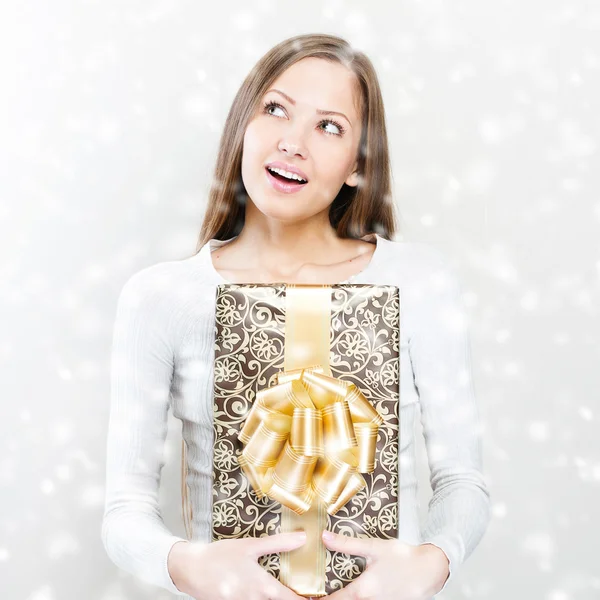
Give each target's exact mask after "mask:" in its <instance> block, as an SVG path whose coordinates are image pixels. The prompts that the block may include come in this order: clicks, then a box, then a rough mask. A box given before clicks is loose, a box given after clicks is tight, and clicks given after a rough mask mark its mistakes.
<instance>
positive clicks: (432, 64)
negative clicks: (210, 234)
mask: <svg viewBox="0 0 600 600" xmlns="http://www.w3.org/2000/svg"><path fill="white" fill-rule="evenodd" d="M0 10H1V14H0V29H1V31H0V34H1V35H0V44H1V48H0V50H1V51H0V66H1V72H2V80H1V81H2V83H1V85H2V93H1V94H0V103H1V104H0V126H1V129H0V137H1V139H2V142H1V146H0V152H1V155H0V173H1V175H2V177H1V182H2V183H1V190H0V192H1V202H0V223H1V226H2V232H1V235H0V243H1V244H2V248H1V253H0V256H1V259H0V280H1V286H0V311H1V314H2V315H3V317H4V319H3V326H2V336H1V338H0V364H1V365H2V371H1V381H2V387H1V393H2V403H1V406H2V413H1V415H0V417H1V418H0V434H1V437H0V447H1V452H0V502H1V506H0V585H1V587H2V594H1V595H2V598H3V600H4V599H6V600H71V599H73V600H74V599H76V598H86V599H87V600H123V599H128V600H141V599H153V600H158V599H161V598H163V599H166V598H168V597H171V596H170V594H168V593H167V592H165V591H162V590H159V589H158V588H152V587H150V586H147V585H145V584H144V583H141V582H138V581H136V580H134V578H132V577H131V576H129V575H128V574H126V573H123V572H121V571H120V570H118V569H117V568H116V567H115V566H114V565H113V564H112V563H111V562H110V561H109V559H108V558H107V556H106V554H105V553H104V550H103V547H102V544H101V540H100V524H101V517H102V511H103V501H104V487H103V486H104V451H105V436H106V429H107V420H108V409H109V381H108V376H109V371H108V367H109V352H110V343H111V335H112V325H113V319H114V315H115V308H116V299H117V296H118V293H119V291H120V289H121V287H122V285H123V283H124V282H125V280H126V279H127V278H128V277H129V276H130V275H131V274H132V273H133V272H135V271H137V270H139V269H141V268H142V267H145V266H147V265H150V264H153V263H156V262H159V261H162V260H169V259H177V258H183V257H185V256H188V255H190V254H191V253H193V252H194V249H195V243H196V235H197V232H198V230H199V227H200V223H201V219H202V213H203V210H204V208H205V202H206V198H207V193H208V189H209V186H210V177H211V172H212V168H213V165H214V158H215V152H216V148H217V143H218V139H219V135H220V132H221V129H222V126H223V122H224V119H225V116H226V114H227V111H228V109H229V106H230V103H231V101H232V99H233V96H234V94H235V91H236V90H237V88H238V86H239V84H240V83H241V81H242V79H243V78H244V76H245V75H246V73H247V72H248V71H249V69H250V68H251V67H252V65H253V64H254V63H255V62H256V60H257V59H258V58H259V57H260V56H261V55H262V54H263V53H264V52H265V51H267V50H268V49H269V48H270V47H272V46H273V45H274V44H276V43H277V42H279V41H281V40H282V39H284V38H287V37H289V36H292V35H295V34H298V33H306V32H329V33H335V34H338V35H341V36H343V37H346V38H347V39H348V40H349V41H350V42H351V43H353V44H354V45H355V46H357V47H358V48H361V49H363V50H364V51H366V52H367V53H368V54H369V56H370V57H371V59H372V60H373V62H374V64H375V66H376V69H377V71H378V74H379V76H380V79H381V85H382V88H383V93H384V100H385V105H386V111H387V118H388V124H389V134H390V141H391V151H392V159H393V170H394V196H395V199H396V202H397V203H398V206H399V208H400V213H401V215H402V232H401V233H402V236H401V237H400V238H399V239H407V240H418V241H426V242H429V243H432V244H434V245H436V246H437V247H439V248H441V249H443V250H444V251H445V252H447V253H448V256H449V257H450V259H451V261H452V262H453V263H454V264H455V265H456V267H457V269H458V272H459V276H460V278H461V284H462V288H463V292H464V300H465V303H466V305H467V309H468V313H469V318H470V321H471V331H472V334H471V338H472V349H473V371H474V379H475V386H476V392H477V395H478V400H479V403H480V406H481V412H482V416H483V418H484V420H485V443H484V462H485V471H486V478H487V481H488V482H489V485H490V490H491V493H492V513H493V518H492V521H491V524H490V526H489V529H488V531H487V533H486V534H485V537H484V539H483V540H482V542H481V543H480V545H479V546H478V548H477V549H476V551H475V553H474V554H473V555H472V556H471V558H470V559H469V560H468V561H467V562H466V563H465V564H464V565H463V566H462V568H461V569H460V571H459V572H458V573H457V575H456V577H455V580H454V582H453V583H452V584H451V585H450V586H449V588H448V589H447V592H446V593H444V594H443V596H444V598H445V599H451V600H458V599H463V598H467V599H468V598H477V599H490V600H504V599H505V598H507V597H510V598H517V599H526V600H531V599H537V598H540V599H544V600H571V599H586V600H587V599H592V598H600V572H599V569H598V538H599V537H600V526H599V524H598V523H599V518H598V517H599V514H598V506H599V505H600V494H599V487H600V442H599V435H598V419H599V417H600V406H599V402H598V391H597V390H598V383H599V380H598V371H597V370H594V367H597V365H598V358H599V351H598V339H599V327H598V300H599V295H600V286H599V275H600V238H599V235H598V234H599V230H600V227H599V226H600V201H599V199H598V191H599V190H600V185H599V181H598V173H599V164H598V141H599V137H598V106H599V100H600V93H599V88H600V3H598V2H595V1H589V2H585V1H583V0H582V1H574V0H564V1H561V0H550V1H548V0H546V1H542V0H535V1H533V0H529V1H524V0H521V1H509V0H497V1H495V2H482V1H481V0H452V1H433V0H421V1H416V0H412V1H403V2H391V1H389V2H374V1H370V2H368V3H365V2H359V1H354V2H341V1H325V2H317V1H310V2H302V3H299V2H294V3H291V2H280V3H275V2H266V1H258V2H252V3H251V5H249V4H247V3H244V2H228V3H218V4H217V5H216V6H215V5H209V4H206V5H203V4H201V3H199V2H166V1H162V2H161V1H156V0H143V1H142V0H137V1H135V2H132V1H120V2H116V1H115V0H111V1H103V2H100V1H90V0H88V1H83V0H78V1H72V2H67V1H66V0H55V1H54V2H53V3H49V2H19V3H17V2H11V3H6V2H4V3H3V4H2V8H1V9H0ZM170 419H171V421H170V425H171V427H170V432H169V438H168V444H167V453H168V464H167V466H166V467H165V470H164V472H163V473H164V476H163V487H162V496H161V502H162V503H163V506H164V516H165V520H166V522H167V524H168V525H169V526H170V527H171V528H172V530H173V531H174V532H175V533H177V534H179V535H182V534H183V526H182V523H181V520H180V497H179V492H180V487H179V457H180V454H179V452H180V445H179V440H180V435H181V434H180V424H179V422H178V421H176V420H175V419H173V418H172V417H170ZM419 440H420V442H421V445H420V446H419V451H420V461H419V469H420V479H421V482H422V485H423V487H422V491H421V500H422V501H421V513H422V514H423V515H424V514H425V510H426V508H427V501H428V499H429V496H430V494H431V491H430V488H429V484H428V472H427V463H426V457H425V455H424V445H423V444H422V440H421V438H419ZM440 597H441V596H440Z"/></svg>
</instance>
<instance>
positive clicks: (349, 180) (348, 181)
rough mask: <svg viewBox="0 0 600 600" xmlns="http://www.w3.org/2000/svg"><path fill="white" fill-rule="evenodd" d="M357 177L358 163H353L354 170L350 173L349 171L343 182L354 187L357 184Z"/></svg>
mask: <svg viewBox="0 0 600 600" xmlns="http://www.w3.org/2000/svg"><path fill="white" fill-rule="evenodd" d="M358 179H359V173H358V163H355V164H354V170H353V171H352V173H350V175H348V177H347V178H346V181H345V182H344V183H345V184H346V185H349V186H350V187H356V186H357V185H358Z"/></svg>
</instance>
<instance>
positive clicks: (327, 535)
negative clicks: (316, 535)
mask: <svg viewBox="0 0 600 600" xmlns="http://www.w3.org/2000/svg"><path fill="white" fill-rule="evenodd" d="M333 537H334V536H333V533H332V532H331V531H328V530H327V529H325V530H323V539H324V540H326V541H327V542H331V541H332V540H333Z"/></svg>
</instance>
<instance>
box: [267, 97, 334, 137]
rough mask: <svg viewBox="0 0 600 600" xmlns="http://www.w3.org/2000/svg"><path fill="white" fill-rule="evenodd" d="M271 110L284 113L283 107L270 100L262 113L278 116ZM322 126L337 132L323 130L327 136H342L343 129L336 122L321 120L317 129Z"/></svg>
mask: <svg viewBox="0 0 600 600" xmlns="http://www.w3.org/2000/svg"><path fill="white" fill-rule="evenodd" d="M271 109H274V110H275V109H277V110H280V111H282V112H283V113H285V111H284V109H283V106H281V104H279V102H274V101H273V100H271V101H270V102H267V103H266V104H265V106H264V112H265V113H267V114H269V115H273V116H278V115H276V114H275V113H273V112H272V111H271ZM323 125H325V126H328V125H329V126H331V127H335V128H336V129H337V131H328V130H327V129H323V131H324V132H325V133H326V134H327V135H337V136H340V137H341V136H342V135H344V132H345V129H344V128H343V127H342V126H341V125H340V124H339V123H338V122H337V121H332V120H330V119H326V120H323V121H321V122H320V123H319V127H322V126H323Z"/></svg>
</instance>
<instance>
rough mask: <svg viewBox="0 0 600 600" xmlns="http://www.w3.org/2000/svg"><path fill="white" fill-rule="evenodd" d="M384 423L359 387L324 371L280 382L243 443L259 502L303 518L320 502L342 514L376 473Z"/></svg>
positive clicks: (244, 463)
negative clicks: (279, 506)
mask: <svg viewBox="0 0 600 600" xmlns="http://www.w3.org/2000/svg"><path fill="white" fill-rule="evenodd" d="M382 423H383V417H382V416H381V415H380V414H379V413H378V412H377V411H376V410H375V408H373V406H372V405H371V404H370V403H369V401H368V400H367V399H366V398H365V396H364V395H363V394H362V392H361V391H360V390H359V389H358V388H357V387H356V386H355V385H354V384H353V383H350V382H347V381H343V380H341V379H338V378H336V377H329V376H327V375H325V374H324V369H323V367H322V366H321V365H315V366H313V367H309V368H306V369H294V370H290V371H283V372H280V373H278V374H277V383H276V385H274V386H272V387H270V388H266V389H261V390H259V391H258V392H257V394H256V400H255V402H254V404H253V406H252V408H251V409H250V412H249V413H248V415H247V417H246V420H245V422H244V425H243V427H242V429H241V431H240V433H239V435H238V438H239V440H240V441H241V442H242V443H243V444H244V449H243V451H242V454H241V456H240V457H239V464H240V467H241V469H242V470H243V471H244V474H245V475H246V477H247V478H248V481H249V483H250V485H251V486H252V488H253V489H254V491H255V492H256V494H257V495H258V497H259V498H262V497H263V496H265V495H267V496H269V498H271V499H273V500H276V501H278V502H280V503H281V504H283V505H284V506H287V507H288V508H290V509H291V510H293V511H294V512H296V513H297V514H299V515H301V514H304V513H305V512H307V511H308V510H309V509H310V507H311V506H312V505H313V502H315V501H318V500H320V501H321V502H323V503H324V504H325V506H326V508H327V512H328V513H329V514H331V515H333V514H335V513H336V512H337V511H338V510H339V509H340V508H341V507H342V506H343V505H344V504H346V502H348V500H350V498H352V496H354V494H356V493H357V492H358V491H359V490H360V489H362V488H363V487H364V486H365V485H366V482H365V480H364V478H363V477H362V475H361V474H360V473H371V472H372V471H373V470H374V468H375V448H376V444H377V432H378V429H379V426H380V425H381V424H382Z"/></svg>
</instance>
